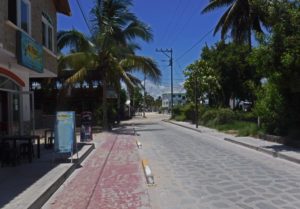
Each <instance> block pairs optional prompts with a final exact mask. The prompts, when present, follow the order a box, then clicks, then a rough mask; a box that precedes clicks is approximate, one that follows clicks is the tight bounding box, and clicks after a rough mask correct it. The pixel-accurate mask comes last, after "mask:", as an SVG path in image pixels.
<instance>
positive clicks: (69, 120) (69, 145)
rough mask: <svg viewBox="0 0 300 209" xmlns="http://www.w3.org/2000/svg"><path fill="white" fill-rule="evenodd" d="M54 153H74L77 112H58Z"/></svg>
mask: <svg viewBox="0 0 300 209" xmlns="http://www.w3.org/2000/svg"><path fill="white" fill-rule="evenodd" d="M54 136H55V138H54V152H61V153H62V152H73V144H74V141H75V112H71V111H69V112H67V111H66V112H56V121H55V133H54Z"/></svg>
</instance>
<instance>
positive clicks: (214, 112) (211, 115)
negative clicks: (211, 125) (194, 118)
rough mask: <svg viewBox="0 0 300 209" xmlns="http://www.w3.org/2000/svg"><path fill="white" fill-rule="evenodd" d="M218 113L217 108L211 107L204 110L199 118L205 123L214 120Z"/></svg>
mask: <svg viewBox="0 0 300 209" xmlns="http://www.w3.org/2000/svg"><path fill="white" fill-rule="evenodd" d="M217 115H218V110H217V109H211V110H208V111H206V112H205V113H204V114H203V115H202V116H201V117H200V120H201V122H203V124H207V123H208V122H209V121H211V120H214V119H215V118H216V117H217Z"/></svg>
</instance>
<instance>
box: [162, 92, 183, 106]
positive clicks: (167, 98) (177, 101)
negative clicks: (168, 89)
mask: <svg viewBox="0 0 300 209" xmlns="http://www.w3.org/2000/svg"><path fill="white" fill-rule="evenodd" d="M185 104H186V94H185V93H173V107H176V106H183V105H185ZM162 107H163V108H167V109H168V110H169V109H171V93H164V94H163V95H162Z"/></svg>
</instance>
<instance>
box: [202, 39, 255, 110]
mask: <svg viewBox="0 0 300 209" xmlns="http://www.w3.org/2000/svg"><path fill="white" fill-rule="evenodd" d="M248 56H249V49H248V46H247V45H246V44H237V43H225V42H224V41H220V42H218V43H216V44H215V46H212V47H210V48H209V47H208V46H206V47H204V48H203V49H202V53H201V59H202V60H204V61H206V62H207V63H208V65H209V66H210V67H211V68H212V69H214V74H215V75H216V77H217V78H218V83H219V85H220V87H221V88H219V90H218V91H216V92H215V93H214V94H212V95H208V97H209V99H210V103H213V104H214V105H213V106H214V107H218V106H221V107H227V106H228V104H229V99H230V98H234V97H236V98H240V99H242V100H243V99H248V100H251V101H254V100H255V86H257V85H258V84H259V81H260V77H259V76H258V74H257V72H256V69H255V68H254V67H251V66H250V65H249V62H248Z"/></svg>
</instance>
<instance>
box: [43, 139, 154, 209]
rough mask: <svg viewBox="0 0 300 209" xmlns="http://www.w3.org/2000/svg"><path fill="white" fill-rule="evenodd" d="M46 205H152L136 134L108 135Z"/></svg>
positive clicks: (64, 208)
mask: <svg viewBox="0 0 300 209" xmlns="http://www.w3.org/2000/svg"><path fill="white" fill-rule="evenodd" d="M43 208H51V209H52V208H53V209H54V208H55V209H85V208H90V209H97V208H103V209H110V208H115V209H121V208H128V209H135V208H143V209H146V208H151V204H150V199H149V194H148V190H147V186H146V181H145V177H144V174H143V170H142V166H141V159H140V156H139V153H138V150H137V146H136V142H135V138H134V137H133V136H130V135H109V136H108V137H107V139H106V141H105V142H104V143H103V144H102V145H101V146H100V147H99V148H97V149H96V150H95V151H94V153H93V154H92V155H91V156H90V157H89V158H88V159H87V161H86V162H85V163H84V165H83V168H81V170H80V171H79V172H78V174H77V175H76V176H75V177H74V178H73V179H72V181H71V182H69V183H68V184H67V185H65V187H64V188H63V189H62V190H61V191H59V192H57V193H56V194H54V197H52V198H51V201H50V203H49V202H48V203H47V204H46V205H45V206H44V207H43Z"/></svg>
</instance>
